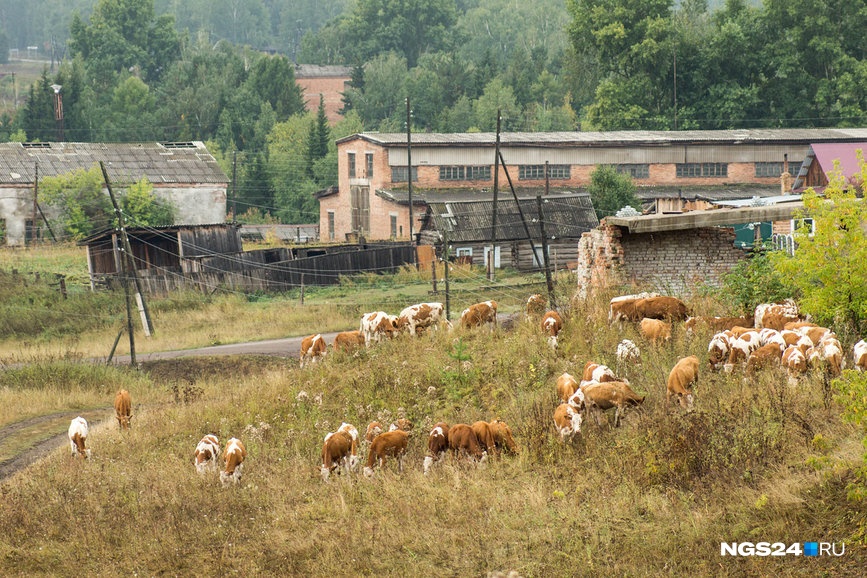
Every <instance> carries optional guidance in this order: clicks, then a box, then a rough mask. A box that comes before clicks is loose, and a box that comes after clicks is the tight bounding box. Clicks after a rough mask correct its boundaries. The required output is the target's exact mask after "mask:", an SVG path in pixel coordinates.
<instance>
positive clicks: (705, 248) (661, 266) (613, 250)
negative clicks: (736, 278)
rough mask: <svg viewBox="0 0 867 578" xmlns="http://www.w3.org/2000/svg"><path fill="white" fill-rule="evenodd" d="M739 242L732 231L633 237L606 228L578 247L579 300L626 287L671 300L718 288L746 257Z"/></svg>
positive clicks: (585, 237) (592, 233)
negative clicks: (652, 291) (705, 287)
mask: <svg viewBox="0 0 867 578" xmlns="http://www.w3.org/2000/svg"><path fill="white" fill-rule="evenodd" d="M734 239H735V233H734V229H732V228H719V227H705V228H699V229H690V230H685V231H668V232H662V233H638V234H630V233H628V232H627V231H626V229H621V228H620V227H616V226H613V225H604V224H603V225H601V226H600V227H598V228H596V229H594V230H593V231H590V232H588V233H584V235H583V236H582V238H581V242H580V244H579V246H578V267H577V275H578V279H577V280H578V296H579V297H585V296H586V295H587V294H588V293H589V292H590V291H591V290H592V289H593V288H596V287H602V286H605V285H611V284H618V283H624V282H626V283H633V284H635V285H637V286H639V287H642V288H651V289H655V290H658V291H660V292H663V293H665V294H668V295H684V294H688V293H690V292H691V291H692V290H693V288H694V287H695V286H696V285H697V284H698V283H706V284H713V285H718V284H719V283H721V281H722V276H723V275H724V274H725V273H726V272H728V271H729V270H731V268H732V267H734V266H735V264H737V262H738V261H740V260H741V259H743V258H744V257H745V253H744V252H743V251H742V250H741V249H737V248H735V247H734Z"/></svg>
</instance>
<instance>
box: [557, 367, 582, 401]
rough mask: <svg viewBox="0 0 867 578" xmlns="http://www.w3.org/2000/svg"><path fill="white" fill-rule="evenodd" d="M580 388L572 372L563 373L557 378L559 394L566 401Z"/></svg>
mask: <svg viewBox="0 0 867 578" xmlns="http://www.w3.org/2000/svg"><path fill="white" fill-rule="evenodd" d="M577 389H578V381H577V380H576V379H575V377H573V376H572V374H570V373H563V374H562V375H560V377H558V378H557V395H558V396H559V397H560V399H561V400H562V401H563V403H566V402H567V401H568V400H569V398H570V397H572V394H573V393H575V391H576V390H577Z"/></svg>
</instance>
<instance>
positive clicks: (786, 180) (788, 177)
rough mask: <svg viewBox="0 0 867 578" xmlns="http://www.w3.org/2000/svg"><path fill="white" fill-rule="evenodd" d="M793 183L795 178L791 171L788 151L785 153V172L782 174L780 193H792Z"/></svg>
mask: <svg viewBox="0 0 867 578" xmlns="http://www.w3.org/2000/svg"><path fill="white" fill-rule="evenodd" d="M793 183H794V179H793V178H792V174H791V173H790V172H789V155H788V153H785V154H783V173H782V174H781V175H780V194H781V195H788V194H791V192H792V184H793Z"/></svg>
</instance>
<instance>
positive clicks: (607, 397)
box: [581, 381, 644, 427]
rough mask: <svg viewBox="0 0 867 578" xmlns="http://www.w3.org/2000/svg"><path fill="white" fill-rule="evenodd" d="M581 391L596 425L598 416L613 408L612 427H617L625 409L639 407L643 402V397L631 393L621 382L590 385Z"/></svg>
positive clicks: (625, 384)
mask: <svg viewBox="0 0 867 578" xmlns="http://www.w3.org/2000/svg"><path fill="white" fill-rule="evenodd" d="M581 389H582V391H583V392H584V399H585V403H586V405H587V409H588V410H590V411H591V412H593V418H594V420H595V421H596V425H601V424H600V421H599V414H600V413H602V412H603V411H605V410H608V409H611V408H612V407H613V408H616V409H615V411H614V427H619V426H620V420H621V418H622V417H623V413H624V412H625V411H626V408H627V407H629V406H637V405H640V404H641V403H642V402H643V401H644V396H643V395H638V394H637V393H635V392H634V391H632V388H631V387H629V384H628V383H625V382H622V381H606V382H605V383H590V384H587V385H586V386H584V387H583V388H581Z"/></svg>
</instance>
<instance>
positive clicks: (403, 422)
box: [388, 417, 414, 432]
mask: <svg viewBox="0 0 867 578" xmlns="http://www.w3.org/2000/svg"><path fill="white" fill-rule="evenodd" d="M413 427H414V426H413V423H412V422H411V421H409V420H408V419H406V418H405V417H401V418H398V419H397V421H395V422H394V423H393V424H391V425H390V426H388V431H394V430H396V429H399V430H401V431H405V432H410V431H412V428H413Z"/></svg>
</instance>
